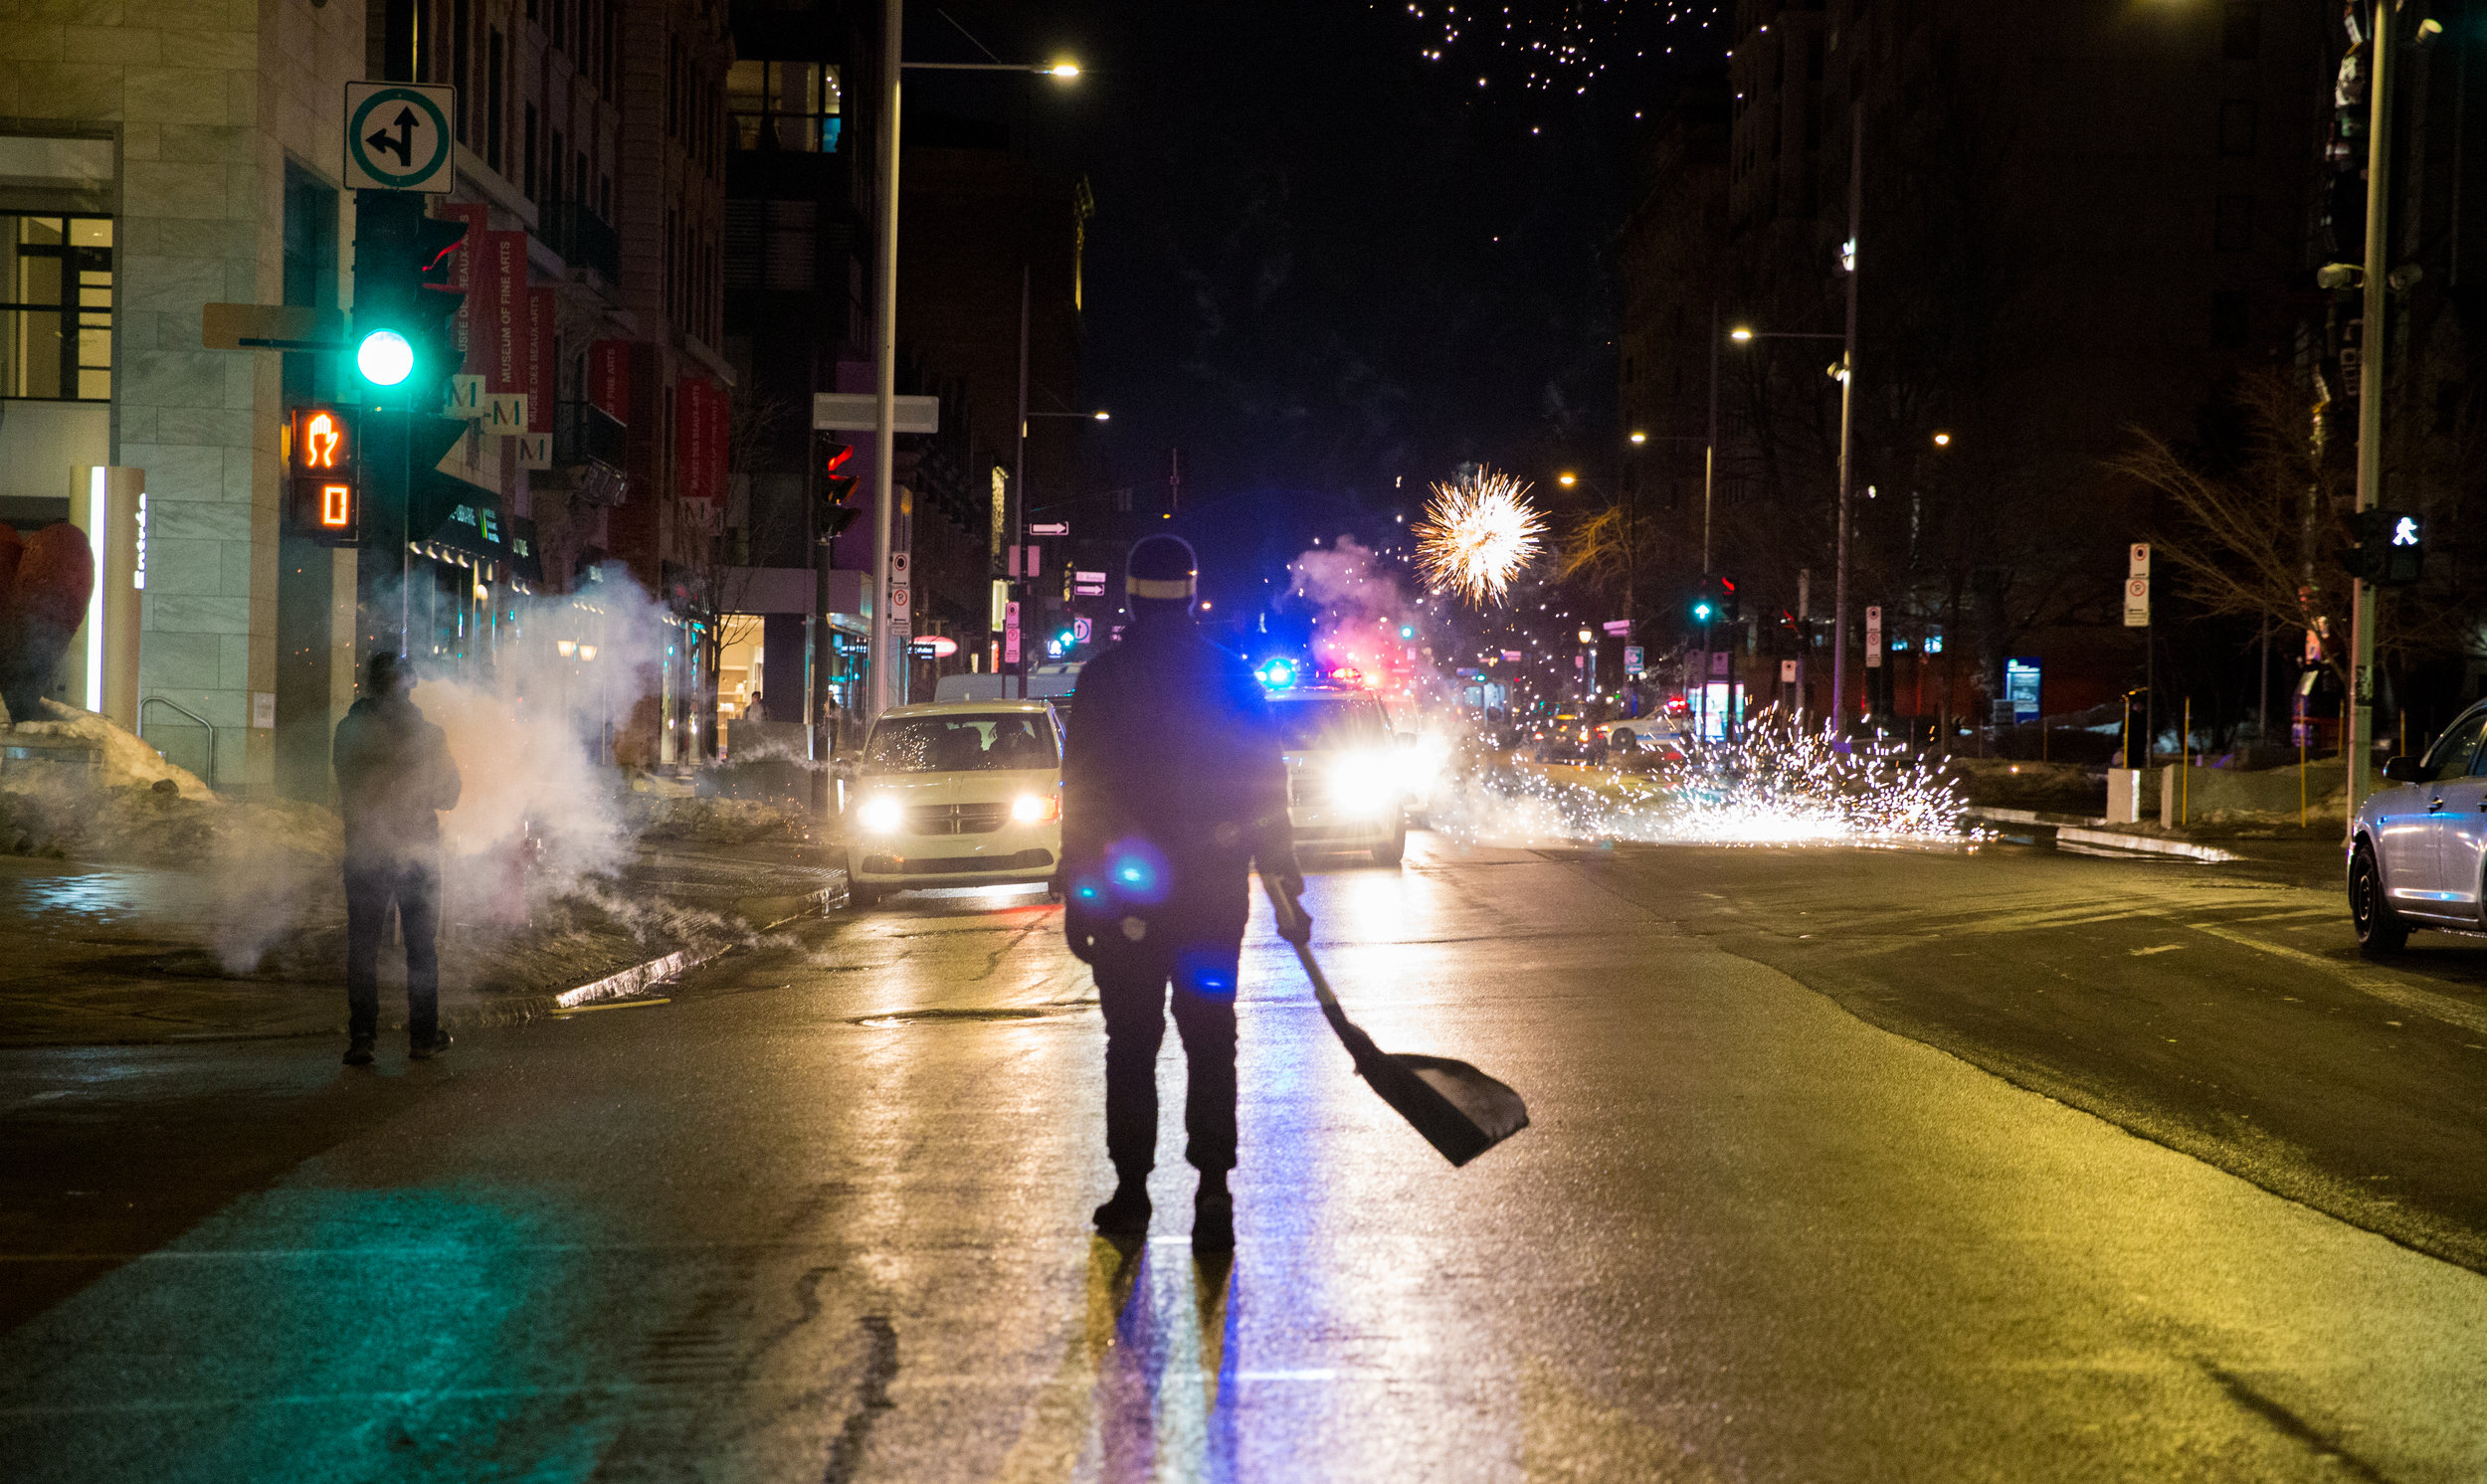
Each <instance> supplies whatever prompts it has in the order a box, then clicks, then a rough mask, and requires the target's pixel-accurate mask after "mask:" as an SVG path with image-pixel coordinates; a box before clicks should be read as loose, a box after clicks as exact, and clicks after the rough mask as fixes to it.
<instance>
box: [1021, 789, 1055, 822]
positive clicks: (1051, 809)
mask: <svg viewBox="0 0 2487 1484" xmlns="http://www.w3.org/2000/svg"><path fill="white" fill-rule="evenodd" d="M1061 817H1062V801H1061V797H1060V796H1059V795H1056V794H1022V795H1020V796H1019V797H1018V798H1016V799H1014V800H1012V801H1011V818H1012V819H1014V820H1017V821H1018V822H1019V823H1021V824H1022V825H1038V824H1043V823H1044V822H1045V821H1047V820H1058V819H1060V818H1061Z"/></svg>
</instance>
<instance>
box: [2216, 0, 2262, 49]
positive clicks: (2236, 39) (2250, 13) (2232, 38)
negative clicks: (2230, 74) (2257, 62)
mask: <svg viewBox="0 0 2487 1484" xmlns="http://www.w3.org/2000/svg"><path fill="white" fill-rule="evenodd" d="M2219 55H2220V56H2222V57H2224V58H2226V59H2227V60H2228V61H2230V62H2251V61H2253V60H2254V59H2255V58H2257V57H2259V56H2261V55H2262V7H2261V6H2260V5H2258V4H2253V3H2250V0H2234V3H2231V4H2230V5H2229V6H2228V8H2227V14H2226V16H2225V18H2224V20H2223V22H2222V24H2221V25H2220V27H2219Z"/></svg>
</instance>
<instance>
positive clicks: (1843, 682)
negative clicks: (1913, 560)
mask: <svg viewBox="0 0 2487 1484" xmlns="http://www.w3.org/2000/svg"><path fill="white" fill-rule="evenodd" d="M1864 179H1865V102H1864V99H1862V98H1859V99H1857V100H1856V101H1855V102H1853V103H1851V104H1849V106H1848V241H1847V245H1846V247H1845V248H1844V249H1843V250H1842V251H1841V253H1840V258H1841V264H1840V266H1841V268H1843V269H1844V270H1845V271H1846V273H1847V276H1848V284H1847V287H1848V324H1847V332H1846V334H1845V335H1844V336H1843V337H1842V340H1841V349H1840V351H1839V553H1838V557H1839V567H1838V572H1837V574H1836V576H1835V577H1834V579H1833V581H1832V584H1831V600H1830V604H1831V625H1830V628H1831V644H1832V646H1833V648H1832V649H1831V651H1830V714H1831V715H1832V716H1833V717H1835V718H1837V724H1838V725H1839V726H1841V727H1845V726H1846V725H1847V716H1846V714H1845V708H1846V706H1847V699H1846V697H1847V693H1848V489H1849V473H1850V469H1851V466H1852V465H1853V464H1854V462H1855V460H1854V455H1855V448H1856V442H1855V440H1856V421H1855V410H1856V247H1857V243H1856V238H1857V229H1858V226H1859V219H1860V218H1861V217H1862V215H1863V213H1864V194H1865V192H1864Z"/></svg>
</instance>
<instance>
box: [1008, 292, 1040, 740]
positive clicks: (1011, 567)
mask: <svg viewBox="0 0 2487 1484" xmlns="http://www.w3.org/2000/svg"><path fill="white" fill-rule="evenodd" d="M1029 281H1030V280H1029V274H1028V265H1027V264H1026V263H1022V264H1020V266H1019V446H1018V449H1017V450H1016V452H1015V453H1014V454H1013V455H1012V460H1011V498H1010V504H1011V512H1010V513H1011V521H1010V539H1011V543H1012V544H1011V551H1012V559H1011V560H1009V561H1008V562H1006V563H1004V565H1003V569H1002V570H1003V571H1005V572H1010V573H1016V572H1017V571H1018V570H1019V561H1018V550H1019V548H1020V547H1022V546H1025V545H1027V544H1028V298H1029ZM1004 591H1006V592H1010V593H1014V594H1019V593H1024V594H1026V595H1027V596H1028V597H1031V598H1033V597H1034V596H1035V595H1036V589H1035V587H1034V586H1033V585H1023V584H1022V583H1021V582H1020V581H1019V579H1018V578H1016V577H1013V578H1012V579H1010V586H1009V587H1008V588H1006V589H1005V590H1004ZM1023 601H1024V600H1023ZM1027 617H1028V610H1027V609H1025V608H1022V609H1021V610H1020V618H1021V623H1020V630H1021V632H1022V633H1023V634H1024V633H1025V632H1026V631H1027V627H1028V626H1027V622H1026V621H1027ZM1011 670H1012V672H1013V673H1014V674H1017V675H1018V676H1020V686H1019V690H1020V694H1022V695H1025V694H1027V693H1028V682H1027V675H1028V645H1027V642H1026V641H1025V640H1022V641H1021V643H1020V649H1019V661H1018V662H1017V663H1016V664H1014V665H1012V666H1011ZM1006 693H1007V692H1006Z"/></svg>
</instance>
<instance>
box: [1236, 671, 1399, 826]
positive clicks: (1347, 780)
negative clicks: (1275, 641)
mask: <svg viewBox="0 0 2487 1484" xmlns="http://www.w3.org/2000/svg"><path fill="white" fill-rule="evenodd" d="M1253 673H1254V674H1256V675H1258V676H1259V677H1260V683H1261V686H1262V688H1263V689H1264V690H1265V691H1266V692H1267V693H1268V696H1269V712H1270V717H1271V719H1272V721H1273V722H1274V723H1275V724H1276V727H1277V733H1278V746H1279V748H1280V750H1281V751H1282V752H1283V753H1284V755H1285V757H1286V804H1287V809H1286V815H1287V822H1288V823H1289V824H1290V825H1292V826H1293V827H1294V830H1295V846H1296V848H1297V849H1299V850H1302V851H1304V852H1305V853H1307V854H1310V853H1315V852H1328V851H1338V852H1341V853H1346V852H1352V851H1363V852H1365V853H1368V854H1370V855H1371V856H1372V857H1373V861H1374V863H1375V864H1376V865H1397V864H1399V862H1400V858H1401V856H1402V855H1404V854H1405V853H1406V852H1407V848H1408V807H1409V803H1410V781H1411V777H1412V772H1411V761H1412V750H1413V747H1414V743H1415V739H1414V738H1413V737H1401V736H1398V735H1396V734H1394V733H1393V732H1392V730H1391V718H1390V713H1389V712H1388V711H1386V710H1385V709H1384V708H1383V705H1382V699H1381V697H1379V696H1377V695H1375V694H1374V693H1373V692H1371V691H1370V690H1367V689H1365V688H1364V686H1363V684H1362V683H1361V681H1362V679H1363V677H1362V676H1361V675H1360V674H1359V673H1358V672H1357V671H1356V670H1354V669H1334V670H1328V671H1323V670H1318V669H1314V668H1311V667H1310V666H1306V665H1304V664H1302V663H1300V662H1299V661H1297V660H1294V659H1289V658H1273V659H1266V660H1263V661H1262V662H1261V663H1260V664H1259V665H1258V666H1257V667H1256V668H1255V669H1254V670H1253Z"/></svg>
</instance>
